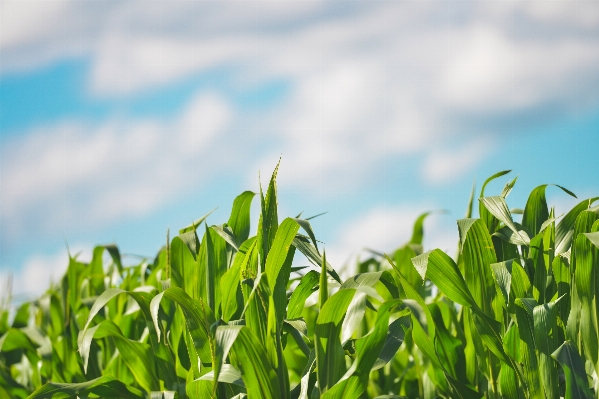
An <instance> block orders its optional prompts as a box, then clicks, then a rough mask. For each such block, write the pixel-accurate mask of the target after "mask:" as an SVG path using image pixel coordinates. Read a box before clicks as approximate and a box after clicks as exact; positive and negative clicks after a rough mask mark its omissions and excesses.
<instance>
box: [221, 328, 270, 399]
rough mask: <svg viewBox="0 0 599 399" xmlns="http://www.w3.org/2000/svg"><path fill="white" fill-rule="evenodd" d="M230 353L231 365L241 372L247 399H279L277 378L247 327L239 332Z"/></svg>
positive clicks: (264, 352) (260, 345) (259, 344)
mask: <svg viewBox="0 0 599 399" xmlns="http://www.w3.org/2000/svg"><path fill="white" fill-rule="evenodd" d="M230 353H231V363H232V364H233V366H234V367H235V368H236V369H237V370H239V371H240V372H241V378H242V380H243V383H244V385H245V387H246V389H247V394H248V397H249V398H264V399H279V398H281V392H280V391H279V383H278V378H277V375H276V373H275V370H274V369H273V368H272V366H271V364H270V362H269V361H268V356H267V354H266V349H265V348H264V345H263V344H262V343H261V342H260V340H259V339H258V337H256V336H255V335H254V334H253V333H252V331H251V330H250V329H249V328H248V327H242V328H241V329H240V330H239V333H238V335H237V338H236V339H235V342H234V343H233V346H232V348H231V352H230Z"/></svg>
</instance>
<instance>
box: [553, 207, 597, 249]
mask: <svg viewBox="0 0 599 399" xmlns="http://www.w3.org/2000/svg"><path fill="white" fill-rule="evenodd" d="M598 199H599V197H594V198H589V199H586V200H584V201H581V202H579V203H578V204H577V205H576V206H575V207H574V208H572V209H571V210H570V211H569V212H568V213H567V214H566V216H564V217H563V218H562V220H561V221H560V222H559V223H558V224H557V226H555V253H556V254H560V253H564V252H566V251H567V250H568V248H570V244H571V243H572V238H573V235H574V224H575V223H576V219H577V218H578V215H579V214H580V212H582V211H584V210H585V209H588V208H589V207H590V206H591V204H592V203H593V202H595V201H597V200H598Z"/></svg>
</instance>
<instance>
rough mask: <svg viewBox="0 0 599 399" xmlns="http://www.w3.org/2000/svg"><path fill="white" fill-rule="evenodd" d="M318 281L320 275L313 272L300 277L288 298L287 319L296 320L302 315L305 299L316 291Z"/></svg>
mask: <svg viewBox="0 0 599 399" xmlns="http://www.w3.org/2000/svg"><path fill="white" fill-rule="evenodd" d="M319 280H320V275H319V273H318V272H317V271H315V270H311V271H309V272H308V273H306V274H305V275H304V276H303V277H302V279H301V280H300V283H299V285H298V286H297V287H296V288H295V290H294V291H293V294H291V297H290V298H289V305H288V306H287V318H289V319H296V318H298V317H300V316H301V315H302V311H303V310H304V305H305V303H306V299H308V297H309V296H310V295H312V293H313V292H315V291H316V287H317V286H318V283H319Z"/></svg>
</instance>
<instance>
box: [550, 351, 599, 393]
mask: <svg viewBox="0 0 599 399" xmlns="http://www.w3.org/2000/svg"><path fill="white" fill-rule="evenodd" d="M551 357H553V358H554V359H555V360H556V361H557V362H558V363H559V364H560V366H562V369H563V370H564V373H565V375H566V395H565V399H591V398H593V394H592V393H591V391H590V390H589V385H588V381H587V375H586V372H585V369H584V362H583V360H582V358H581V357H580V355H579V354H578V351H577V350H576V348H575V347H574V345H572V344H571V343H570V342H569V341H566V342H564V343H563V344H562V345H561V346H560V347H559V348H557V349H556V351H555V352H553V353H552V354H551Z"/></svg>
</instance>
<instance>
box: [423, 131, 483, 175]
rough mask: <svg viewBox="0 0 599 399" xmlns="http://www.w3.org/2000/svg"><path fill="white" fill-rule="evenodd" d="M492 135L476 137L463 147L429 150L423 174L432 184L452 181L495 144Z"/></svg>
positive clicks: (475, 163) (471, 166) (470, 168)
mask: <svg viewBox="0 0 599 399" xmlns="http://www.w3.org/2000/svg"><path fill="white" fill-rule="evenodd" d="M494 141H495V140H493V138H492V137H489V136H481V137H475V138H473V139H472V140H470V141H468V142H466V143H465V144H464V145H462V147H461V148H458V149H457V150H451V149H449V148H446V147H444V148H435V149H434V150H433V151H431V152H429V154H428V155H427V158H426V160H425V163H424V168H423V175H424V178H425V180H426V181H427V182H429V183H432V184H440V183H450V182H452V181H453V180H455V179H456V178H457V177H459V176H461V175H462V174H463V173H465V172H467V171H469V170H472V168H473V167H475V166H476V165H477V164H478V163H479V162H480V161H481V160H482V159H483V158H484V157H485V156H486V155H488V154H489V153H490V152H491V148H492V146H493V144H494Z"/></svg>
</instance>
